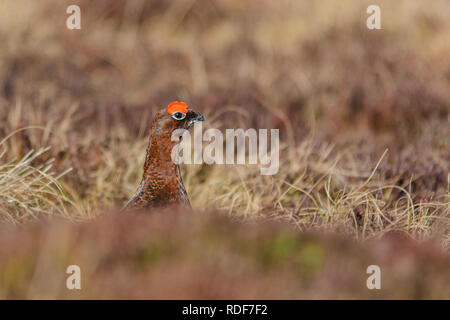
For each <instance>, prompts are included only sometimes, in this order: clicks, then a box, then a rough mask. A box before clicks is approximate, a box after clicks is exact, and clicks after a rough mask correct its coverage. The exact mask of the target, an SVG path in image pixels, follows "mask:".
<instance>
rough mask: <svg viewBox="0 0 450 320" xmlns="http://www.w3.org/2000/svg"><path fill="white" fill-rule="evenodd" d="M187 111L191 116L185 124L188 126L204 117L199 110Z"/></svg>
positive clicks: (202, 119)
mask: <svg viewBox="0 0 450 320" xmlns="http://www.w3.org/2000/svg"><path fill="white" fill-rule="evenodd" d="M189 113H190V114H191V116H190V117H189V118H190V119H189V120H188V122H187V126H188V127H190V126H191V125H193V124H194V123H196V122H198V121H205V120H206V118H205V116H204V115H202V114H201V113H199V112H196V111H193V110H190V111H189Z"/></svg>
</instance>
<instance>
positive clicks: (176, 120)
mask: <svg viewBox="0 0 450 320" xmlns="http://www.w3.org/2000/svg"><path fill="white" fill-rule="evenodd" d="M204 120H205V117H204V116H203V115H202V114H200V113H198V112H196V111H194V110H192V109H190V108H188V106H187V105H186V103H184V102H178V101H175V102H172V103H170V104H169V106H168V107H167V109H163V110H161V111H159V112H158V113H157V114H156V115H155V117H154V118H153V121H152V123H151V127H150V141H149V144H148V147H147V156H146V158H145V164H144V174H143V176H142V181H141V183H140V185H139V187H138V189H137V191H136V193H135V194H134V195H133V197H132V198H131V199H130V200H129V201H128V203H127V204H126V205H125V207H124V209H146V208H151V207H165V206H169V205H182V206H187V207H190V203H189V198H188V196H187V193H186V190H185V188H184V185H183V181H182V179H181V174H180V166H179V165H178V164H176V163H175V162H174V161H173V160H172V149H173V147H174V146H175V145H176V144H177V143H178V142H177V141H172V139H171V138H172V133H173V132H174V131H175V130H177V129H188V128H189V127H190V126H192V125H193V124H194V123H195V122H197V121H204Z"/></svg>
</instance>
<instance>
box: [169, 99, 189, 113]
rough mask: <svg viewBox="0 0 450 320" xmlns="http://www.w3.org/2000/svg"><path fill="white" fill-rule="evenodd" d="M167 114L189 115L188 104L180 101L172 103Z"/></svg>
mask: <svg viewBox="0 0 450 320" xmlns="http://www.w3.org/2000/svg"><path fill="white" fill-rule="evenodd" d="M167 112H168V113H169V114H172V113H175V112H182V113H188V108H187V104H186V103H184V102H180V101H174V102H171V103H169V105H168V106H167Z"/></svg>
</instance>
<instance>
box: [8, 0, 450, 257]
mask: <svg viewBox="0 0 450 320" xmlns="http://www.w3.org/2000/svg"><path fill="white" fill-rule="evenodd" d="M78 3H79V4H80V6H81V10H82V29H81V30H79V31H69V30H67V29H66V28H65V18H66V14H65V8H66V7H67V5H68V4H69V2H67V3H65V2H64V1H59V2H58V3H55V2H53V1H39V3H38V2H33V3H30V4H28V5H27V6H26V7H25V6H24V5H23V4H22V3H21V2H17V1H12V0H7V1H2V3H1V4H0V43H2V50H0V139H3V137H7V136H10V135H11V136H10V137H9V138H8V139H5V140H4V141H3V142H2V143H1V147H2V148H3V150H6V151H5V152H3V153H2V154H1V155H2V156H1V157H0V204H1V208H0V216H2V217H3V218H5V219H7V220H9V221H12V222H13V223H18V222H22V221H28V220H29V219H28V218H29V217H36V216H39V215H41V214H45V215H47V214H50V215H62V216H65V217H68V218H70V219H77V220H78V219H83V218H92V217H95V216H96V215H97V214H98V212H99V211H101V210H102V209H105V208H106V209H108V208H118V207H121V206H122V204H123V203H124V202H125V201H126V200H127V199H128V198H129V196H130V195H131V194H132V193H133V192H134V191H135V188H136V186H137V185H138V182H139V180H140V176H141V173H142V165H143V160H144V152H145V147H146V143H147V134H148V131H147V129H148V124H149V121H150V119H151V117H152V115H153V114H154V113H155V112H156V111H157V110H158V109H159V108H161V107H163V106H164V105H166V104H167V103H168V102H169V101H172V100H174V99H183V100H185V101H187V102H189V103H190V104H192V105H194V106H195V107H196V109H198V110H200V111H202V112H203V113H204V114H205V115H206V117H207V119H208V121H207V122H206V123H205V124H204V126H205V127H206V128H208V127H210V128H211V127H213V128H219V129H224V128H257V129H258V128H280V134H281V150H280V171H279V173H278V174H277V175H275V176H261V175H260V174H259V168H258V167H256V166H219V165H216V166H207V165H200V166H193V165H192V166H184V168H183V172H184V173H183V174H184V181H185V185H186V188H187V191H188V194H189V196H190V198H191V202H192V204H193V206H194V208H195V211H204V210H218V211H220V212H224V213H226V214H228V215H230V216H232V217H240V218H242V219H243V220H244V221H253V220H265V219H269V220H283V221H288V223H289V224H290V225H292V226H294V227H295V228H296V229H297V230H299V231H327V232H337V233H339V234H342V235H346V236H350V237H351V238H352V239H354V240H358V241H366V240H370V239H374V238H380V237H382V236H383V235H385V234H386V233H389V232H391V231H397V232H401V233H404V234H405V235H408V236H409V237H412V238H415V239H418V240H421V241H426V240H429V239H435V240H437V241H438V242H439V243H440V246H441V247H442V248H443V249H444V251H447V252H448V249H449V248H450V170H449V169H450V147H449V141H448V137H449V136H450V125H449V123H450V112H449V111H450V60H449V59H448V57H449V54H450V32H449V30H450V20H449V19H448V17H449V16H450V7H449V6H448V4H447V2H446V1H445V0H436V1H433V3H430V4H426V3H424V2H422V1H411V0H408V1H395V2H393V1H379V4H380V6H381V9H382V26H383V29H382V30H380V31H369V30H367V29H366V28H365V18H366V14H365V8H366V7H367V6H368V5H369V4H372V3H371V2H370V1H358V2H356V1H340V2H339V6H337V5H336V2H335V1H331V0H330V1H328V0H321V1H314V2H312V1H285V0H283V1H277V2H271V1H249V2H246V4H245V5H244V4H243V3H241V2H240V1H221V0H217V1H203V0H196V1H195V0H194V1H174V2H171V4H170V5H169V4H166V3H163V2H160V1H133V2H125V1H120V0H114V1H102V0H96V1H79V2H78ZM131 3H132V4H131ZM70 4H72V2H71V3H70ZM30 126H33V127H39V128H41V129H27V130H21V129H22V128H26V127H30ZM18 130H19V131H18ZM16 131H18V132H17V133H15V134H12V133H14V132H16ZM47 146H48V147H51V148H48V147H47ZM33 150H38V151H33ZM50 165H51V167H50ZM69 169H72V170H71V171H70V172H69V171H68V170H69ZM51 172H54V173H51ZM5 203H6V204H7V205H6V206H5V205H4V204H5Z"/></svg>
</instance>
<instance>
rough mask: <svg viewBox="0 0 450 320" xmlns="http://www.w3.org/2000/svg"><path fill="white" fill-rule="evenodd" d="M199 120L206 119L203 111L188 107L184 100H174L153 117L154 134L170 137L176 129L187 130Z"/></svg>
mask: <svg viewBox="0 0 450 320" xmlns="http://www.w3.org/2000/svg"><path fill="white" fill-rule="evenodd" d="M198 121H205V117H204V116H203V115H202V114H201V113H199V112H197V111H194V110H192V109H191V108H188V106H187V104H186V103H184V102H179V101H174V102H172V103H170V104H169V105H168V106H167V109H163V110H161V111H159V112H158V113H157V114H156V115H155V117H154V118H153V122H152V128H151V130H152V136H169V137H170V136H171V135H172V133H173V132H174V131H175V130H177V129H186V130H187V129H189V128H190V127H191V126H192V125H193V124H194V123H196V122H198Z"/></svg>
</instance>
